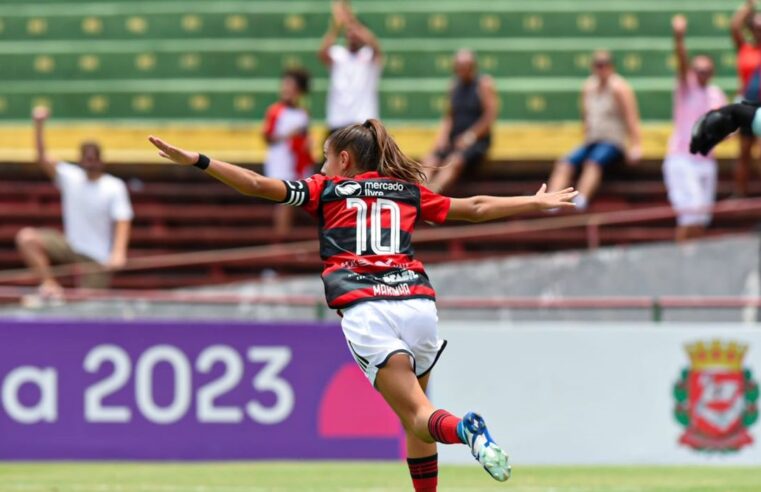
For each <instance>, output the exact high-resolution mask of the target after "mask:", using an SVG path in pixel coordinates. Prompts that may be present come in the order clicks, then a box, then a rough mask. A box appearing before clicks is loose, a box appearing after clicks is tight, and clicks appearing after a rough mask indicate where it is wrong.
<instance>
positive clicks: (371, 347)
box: [341, 299, 447, 386]
mask: <svg viewBox="0 0 761 492" xmlns="http://www.w3.org/2000/svg"><path fill="white" fill-rule="evenodd" d="M342 313H343V319H342V321H341V327H342V328H343V332H344V336H345V337H346V342H347V344H348V345H349V350H350V351H351V354H352V356H353V357H354V360H355V361H356V362H357V364H359V367H360V368H361V369H362V372H364V373H365V376H367V379H369V380H370V383H371V384H372V385H373V386H374V385H375V376H376V375H377V374H378V369H380V368H382V367H383V366H385V365H386V363H387V362H388V359H389V358H390V357H391V356H392V355H394V354H398V353H406V354H409V356H410V364H411V365H412V370H413V371H414V372H415V375H417V377H423V376H425V375H426V374H428V372H430V370H431V369H433V366H434V365H435V364H436V361H437V360H438V359H439V356H440V355H441V352H442V351H443V350H444V347H446V345H447V342H446V340H442V339H440V338H439V329H438V324H437V323H438V320H439V318H438V315H437V314H436V303H435V302H434V301H432V300H430V299H406V300H401V301H389V300H377V301H365V302H360V303H358V304H355V305H354V306H351V307H349V308H347V309H345V310H342Z"/></svg>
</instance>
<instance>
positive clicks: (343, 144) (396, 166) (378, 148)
mask: <svg viewBox="0 0 761 492" xmlns="http://www.w3.org/2000/svg"><path fill="white" fill-rule="evenodd" d="M328 147H329V148H330V149H331V150H333V152H335V153H336V154H338V153H339V152H341V151H344V150H345V151H347V152H349V153H350V154H351V155H352V156H353V157H354V161H355V165H356V167H357V169H359V170H360V171H363V172H367V171H377V172H378V174H380V175H381V176H387V177H389V178H396V179H400V180H402V181H407V182H409V183H422V182H424V181H425V173H424V172H423V166H422V165H421V164H420V163H419V162H417V161H415V160H413V159H411V158H409V157H407V156H406V155H405V154H404V152H402V151H401V149H400V148H399V146H398V145H397V144H396V142H395V141H394V139H393V138H391V135H389V134H388V132H387V131H386V128H385V127H384V126H383V123H381V122H380V121H378V120H375V119H370V120H367V121H365V122H364V123H362V124H361V125H351V126H347V127H345V128H342V129H340V130H338V131H337V132H335V133H334V134H333V135H331V136H330V137H329V138H328Z"/></svg>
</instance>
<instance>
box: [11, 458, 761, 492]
mask: <svg viewBox="0 0 761 492" xmlns="http://www.w3.org/2000/svg"><path fill="white" fill-rule="evenodd" d="M439 484H440V487H439V490H441V491H460V490H462V491H466V490H467V491H488V490H499V489H501V490H506V491H508V490H509V491H511V492H586V491H590V492H608V491H610V492H687V491H689V492H744V491H747V492H752V491H753V492H758V491H759V490H761V467H755V468H727V467H573V468H571V467H529V466H527V467H517V468H516V469H515V471H514V474H513V478H512V479H511V480H510V482H508V484H500V483H497V482H494V481H493V480H492V479H491V478H489V477H488V476H487V475H486V473H485V472H484V471H483V470H481V469H479V468H478V467H476V466H475V465H473V466H446V465H445V466H442V470H441V472H440V475H439ZM411 489H412V487H411V484H410V479H409V476H408V475H407V471H406V467H405V466H404V465H403V464H402V463H366V462H357V463H352V462H349V463H346V462H344V463H333V462H324V463H304V464H301V463H294V462H288V463H281V462H271V463H261V462H259V463H183V464H177V463H167V464H145V463H60V462H59V463H0V492H263V491H273V492H286V491H297V490H298V491H326V492H327V491H331V492H335V491H354V490H358V491H373V492H382V491H405V490H411Z"/></svg>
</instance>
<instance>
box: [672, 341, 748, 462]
mask: <svg viewBox="0 0 761 492" xmlns="http://www.w3.org/2000/svg"><path fill="white" fill-rule="evenodd" d="M686 350H687V354H688V356H689V358H690V362H691V366H689V367H687V368H685V369H683V370H682V374H681V376H680V378H679V381H677V383H676V384H675V385H674V397H675V399H676V407H675V408H674V417H675V418H676V420H677V422H679V423H680V424H681V425H682V426H683V427H684V428H685V431H684V434H682V435H681V437H680V438H679V443H680V444H682V445H684V446H688V447H690V448H692V449H695V450H697V451H701V452H736V451H739V450H740V449H741V448H743V447H745V446H747V445H749V444H752V443H753V437H752V436H751V435H750V434H749V433H748V429H749V428H750V427H751V426H752V425H753V424H755V423H756V420H757V419H758V393H759V389H758V383H757V382H756V381H755V380H754V379H753V373H752V372H751V370H750V368H748V367H743V357H745V353H746V352H747V350H748V346H747V345H743V344H740V343H737V342H722V341H720V340H712V341H711V342H708V343H706V342H696V343H692V344H689V345H687V346H686Z"/></svg>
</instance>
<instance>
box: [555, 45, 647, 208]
mask: <svg viewBox="0 0 761 492" xmlns="http://www.w3.org/2000/svg"><path fill="white" fill-rule="evenodd" d="M592 70H593V73H592V75H591V76H590V77H589V78H588V79H587V81H586V82H585V83H584V86H583V88H582V91H581V102H582V115H583V117H582V119H583V123H584V143H583V144H582V145H581V146H580V147H578V148H577V149H576V150H574V151H573V152H572V153H571V154H570V155H568V156H566V157H565V158H563V159H561V160H560V161H559V162H558V163H556V164H555V168H554V169H553V171H552V175H551V176H550V181H549V185H548V189H549V191H558V190H562V189H564V188H567V187H568V186H571V184H572V181H573V179H574V177H575V175H576V173H577V172H578V171H579V170H581V175H580V177H579V181H578V185H577V186H576V188H577V190H578V191H579V195H578V196H577V197H576V199H575V201H574V203H575V204H576V208H577V210H579V211H583V210H585V209H586V208H587V205H588V204H589V201H590V200H591V199H592V197H593V196H594V194H595V193H596V192H597V189H598V188H599V186H600V183H601V182H602V177H603V172H604V170H605V168H607V167H610V166H613V165H615V164H617V163H619V162H622V161H624V160H626V161H627V162H628V163H629V164H636V163H637V162H639V160H640V158H641V157H642V147H641V140H640V121H639V110H638V109H637V99H636V96H635V95H634V91H632V89H631V87H630V86H629V84H628V83H627V82H626V81H625V80H624V79H623V77H621V76H620V75H618V74H617V73H616V70H615V67H614V64H613V58H612V57H611V55H610V53H608V52H607V51H598V52H596V53H595V54H594V57H593V62H592ZM627 139H628V144H629V146H628V152H627Z"/></svg>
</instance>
